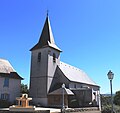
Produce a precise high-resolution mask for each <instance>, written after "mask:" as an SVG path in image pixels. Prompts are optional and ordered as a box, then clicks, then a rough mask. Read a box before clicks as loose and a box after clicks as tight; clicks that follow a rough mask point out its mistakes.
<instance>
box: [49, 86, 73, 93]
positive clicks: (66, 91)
mask: <svg viewBox="0 0 120 113" xmlns="http://www.w3.org/2000/svg"><path fill="white" fill-rule="evenodd" d="M62 94H63V89H62V88H59V89H57V90H55V91H53V92H51V93H49V95H62ZM64 94H65V95H74V93H73V92H72V91H71V90H70V89H67V88H64Z"/></svg>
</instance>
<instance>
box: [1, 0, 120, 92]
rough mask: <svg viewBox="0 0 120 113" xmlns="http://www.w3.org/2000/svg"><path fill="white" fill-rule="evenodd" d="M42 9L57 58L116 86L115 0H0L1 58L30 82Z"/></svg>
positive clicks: (119, 19) (105, 88)
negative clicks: (58, 51) (110, 78)
mask: <svg viewBox="0 0 120 113" xmlns="http://www.w3.org/2000/svg"><path fill="white" fill-rule="evenodd" d="M47 10H49V18H50V22H51V27H52V31H53V35H54V39H55V42H56V45H57V46H58V47H59V48H61V49H62V51H63V52H62V53H61V56H60V57H61V58H60V59H61V61H63V62H65V63H68V64H70V65H73V66H75V67H78V68H80V69H81V70H83V71H85V73H87V74H88V76H89V77H90V78H91V79H93V81H95V82H96V83H97V84H98V85H99V86H100V87H101V88H100V90H101V93H109V92H110V85H109V80H108V77H107V73H108V71H109V70H111V71H112V72H113V73H114V79H113V92H114V93H115V92H116V91H118V90H120V85H119V84H120V0H0V58H3V59H7V60H9V61H10V63H11V64H12V66H13V67H14V69H15V70H16V71H17V72H18V73H19V74H20V75H21V76H22V77H23V78H24V81H22V83H24V84H28V85H29V78H30V63H31V52H30V51H29V50H30V49H31V48H32V47H33V46H34V45H35V44H36V43H37V42H38V40H39V37H40V34H41V31H42V28H43V25H44V22H45V18H46V14H47Z"/></svg>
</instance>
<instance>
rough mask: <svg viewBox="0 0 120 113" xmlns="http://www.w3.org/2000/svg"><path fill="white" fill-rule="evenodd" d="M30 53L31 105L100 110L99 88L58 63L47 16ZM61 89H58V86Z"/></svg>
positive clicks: (56, 49)
mask: <svg viewBox="0 0 120 113" xmlns="http://www.w3.org/2000/svg"><path fill="white" fill-rule="evenodd" d="M30 51H31V72H30V97H32V98H33V102H34V104H36V105H37V104H40V105H41V106H46V107H62V103H63V91H64V104H65V106H66V107H75V106H74V105H76V107H86V106H98V107H100V86H98V85H97V84H96V83H95V82H93V81H92V80H91V79H90V78H89V76H88V75H87V74H86V73H85V72H84V71H82V70H81V69H78V68H76V67H74V66H71V65H69V64H66V63H64V62H61V61H60V53H61V52H62V50H61V49H60V48H59V47H58V46H57V45H56V44H55V42H54V37H53V34H52V29H51V25H50V20H49V17H48V15H47V17H46V20H45V24H44V27H43V30H42V33H41V36H40V39H39V41H38V43H37V44H36V45H35V46H34V47H33V48H32V49H31V50H30ZM63 83H64V84H65V88H62V84H63Z"/></svg>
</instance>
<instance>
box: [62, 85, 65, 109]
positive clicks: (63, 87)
mask: <svg viewBox="0 0 120 113" xmlns="http://www.w3.org/2000/svg"><path fill="white" fill-rule="evenodd" d="M64 89H65V84H64V83H63V84H62V94H63V96H62V97H63V100H62V110H63V111H64V107H65V105H64Z"/></svg>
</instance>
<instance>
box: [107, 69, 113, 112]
mask: <svg viewBox="0 0 120 113" xmlns="http://www.w3.org/2000/svg"><path fill="white" fill-rule="evenodd" d="M107 76H108V79H109V80H110V89H111V113H113V94H112V79H113V77H114V73H113V72H112V71H111V70H110V71H109V72H108V74H107Z"/></svg>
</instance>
